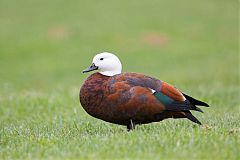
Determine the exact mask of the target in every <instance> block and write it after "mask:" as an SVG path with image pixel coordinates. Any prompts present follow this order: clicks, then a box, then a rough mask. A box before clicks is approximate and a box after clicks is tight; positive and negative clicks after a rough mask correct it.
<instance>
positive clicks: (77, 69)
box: [0, 0, 240, 160]
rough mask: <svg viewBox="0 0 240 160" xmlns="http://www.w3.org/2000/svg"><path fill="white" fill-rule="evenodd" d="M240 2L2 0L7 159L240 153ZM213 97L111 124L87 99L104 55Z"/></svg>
mask: <svg viewBox="0 0 240 160" xmlns="http://www.w3.org/2000/svg"><path fill="white" fill-rule="evenodd" d="M238 5H239V4H238V2H237V1H236V0H203V1H191V0H183V1H181V2H180V1H168V0H163V1H147V0H142V1H137V0H133V1H127V0H122V1H110V0H103V1H101V2H100V1H87V0H81V1H77V0H75V1H71V2H70V1H69V2H67V1H63V0H59V1H57V0H51V1H47V0H41V1H40V0H36V1H32V0H25V1H21V2H20V1H17V0H12V1H9V0H0V159H84V160H85V159H156V160H158V159H223V160H225V159H239V158H240V147H239V146H240V118H239V117H240V104H239V99H240V97H239V96H240V95H239V91H240V84H239V72H240V71H239V50H238V45H239V41H238V35H239V33H238V29H239V28H238V27H239V26H238V16H237V14H238ZM102 51H111V52H114V53H116V54H117V55H118V56H119V57H120V59H121V61H122V63H123V69H124V71H125V72H141V73H145V74H148V75H152V76H154V77H157V78H159V79H161V80H164V81H166V82H169V83H171V84H173V85H175V86H176V87H178V88H179V89H181V90H182V91H184V92H186V93H188V94H190V95H192V96H193V97H196V98H198V99H201V100H204V101H206V102H207V103H209V104H210V105H211V107H210V108H203V110H204V111H205V113H204V114H201V113H194V115H195V116H196V117H198V118H199V120H200V121H201V122H202V123H203V126H201V127H198V126H196V125H194V124H193V123H191V122H190V121H188V120H173V119H169V120H165V121H162V122H159V123H152V124H149V125H141V126H137V128H136V130H134V131H133V132H130V133H129V132H127V131H126V128H125V127H124V126H118V125H114V124H109V123H106V122H103V121H101V120H98V119H95V118H93V117H91V116H89V115H88V114H87V113H86V112H85V111H84V110H83V109H82V107H81V106H80V104H79V98H78V93H79V88H80V86H81V84H82V83H83V81H84V79H85V78H86V77H87V76H88V74H82V73H81V71H82V70H83V69H85V68H86V67H88V66H89V65H90V64H91V59H92V57H93V56H94V54H95V53H98V52H102Z"/></svg>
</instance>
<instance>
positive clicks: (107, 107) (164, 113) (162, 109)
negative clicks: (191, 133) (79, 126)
mask: <svg viewBox="0 0 240 160" xmlns="http://www.w3.org/2000/svg"><path fill="white" fill-rule="evenodd" d="M93 70H99V72H96V73H93V74H92V75H90V76H89V77H88V78H87V79H86V80H85V82H84V84H83V85H82V87H81V89H80V103H81V105H82V107H83V108H84V109H85V111H86V112H87V113H89V114H90V115H91V116H93V117H95V118H99V119H102V120H104V121H107V122H111V123H115V124H119V125H125V126H127V129H128V130H132V129H134V128H135V125H136V124H146V123H151V122H158V121H161V120H163V119H166V118H188V119H189V120H191V121H192V122H195V123H197V124H199V125H200V124H201V122H200V121H199V120H198V119H197V118H196V117H194V116H193V115H192V114H191V112H190V110H194V111H199V112H203V111H202V110H201V109H200V108H198V107H196V105H198V106H206V107H209V105H208V104H207V103H204V102H201V101H199V100H196V99H194V98H192V97H190V96H188V95H186V94H184V93H182V92H181V91H179V90H178V89H177V88H175V87H173V86H172V85H170V84H168V83H166V82H163V81H161V80H158V79H156V78H153V77H150V76H146V75H144V74H139V73H122V64H121V62H120V60H119V59H118V57H117V56H115V55H114V54H112V53H107V52H104V53H100V54H97V55H96V56H95V57H94V58H93V61H92V65H91V66H90V67H89V68H87V69H85V70H84V71H83V73H86V72H90V71H93Z"/></svg>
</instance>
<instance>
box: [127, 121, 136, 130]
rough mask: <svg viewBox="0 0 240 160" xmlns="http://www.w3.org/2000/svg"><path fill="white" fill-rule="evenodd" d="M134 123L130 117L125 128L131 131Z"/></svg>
mask: <svg viewBox="0 0 240 160" xmlns="http://www.w3.org/2000/svg"><path fill="white" fill-rule="evenodd" d="M135 125H136V124H135V123H134V122H133V121H132V119H130V123H129V124H128V125H127V130H128V131H131V130H133V129H135Z"/></svg>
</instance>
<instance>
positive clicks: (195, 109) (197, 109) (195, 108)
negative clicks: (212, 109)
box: [193, 106, 203, 113]
mask: <svg viewBox="0 0 240 160" xmlns="http://www.w3.org/2000/svg"><path fill="white" fill-rule="evenodd" d="M193 110H194V111H198V112H202V113H203V110H201V109H200V108H198V107H196V106H195V107H194V108H193Z"/></svg>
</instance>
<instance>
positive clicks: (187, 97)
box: [182, 93, 209, 107]
mask: <svg viewBox="0 0 240 160" xmlns="http://www.w3.org/2000/svg"><path fill="white" fill-rule="evenodd" d="M182 94H183V95H184V97H185V98H186V99H187V100H189V101H190V103H192V104H194V105H198V106H206V107H209V105H208V104H207V103H205V102H202V101H199V100H197V99H195V98H192V97H190V96H188V95H186V94H184V93H182Z"/></svg>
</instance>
